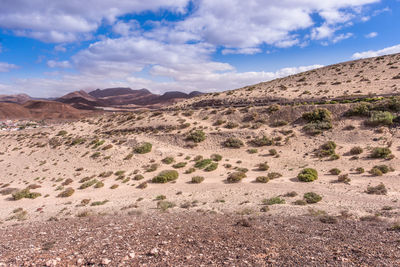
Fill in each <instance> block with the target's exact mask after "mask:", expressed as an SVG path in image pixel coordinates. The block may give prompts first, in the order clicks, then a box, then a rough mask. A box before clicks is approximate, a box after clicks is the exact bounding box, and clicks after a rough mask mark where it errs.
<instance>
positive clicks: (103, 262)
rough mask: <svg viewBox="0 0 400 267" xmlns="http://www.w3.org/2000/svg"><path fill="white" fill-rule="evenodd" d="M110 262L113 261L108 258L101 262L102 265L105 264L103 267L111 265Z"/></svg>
mask: <svg viewBox="0 0 400 267" xmlns="http://www.w3.org/2000/svg"><path fill="white" fill-rule="evenodd" d="M110 262H111V260H110V259H107V258H104V259H102V260H101V264H103V265H108V264H110Z"/></svg>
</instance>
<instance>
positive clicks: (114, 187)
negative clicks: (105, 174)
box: [110, 184, 119, 189]
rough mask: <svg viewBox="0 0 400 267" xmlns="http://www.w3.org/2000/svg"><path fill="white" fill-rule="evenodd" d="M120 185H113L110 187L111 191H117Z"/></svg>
mask: <svg viewBox="0 0 400 267" xmlns="http://www.w3.org/2000/svg"><path fill="white" fill-rule="evenodd" d="M118 186H119V185H117V184H113V185H112V186H110V189H117V188H118Z"/></svg>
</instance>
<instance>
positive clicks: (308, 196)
mask: <svg viewBox="0 0 400 267" xmlns="http://www.w3.org/2000/svg"><path fill="white" fill-rule="evenodd" d="M303 197H304V200H305V201H306V202H307V203H308V204H314V203H317V202H320V201H321V200H322V197H321V196H320V195H318V194H317V193H314V192H308V193H305V194H304V196H303Z"/></svg>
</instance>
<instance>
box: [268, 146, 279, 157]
mask: <svg viewBox="0 0 400 267" xmlns="http://www.w3.org/2000/svg"><path fill="white" fill-rule="evenodd" d="M268 152H269V154H270V155H271V156H276V155H278V151H276V149H275V148H272V149H270V150H268Z"/></svg>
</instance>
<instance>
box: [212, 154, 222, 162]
mask: <svg viewBox="0 0 400 267" xmlns="http://www.w3.org/2000/svg"><path fill="white" fill-rule="evenodd" d="M210 158H211V159H212V160H213V161H221V160H222V156H221V155H219V154H212V155H211V157H210Z"/></svg>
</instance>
